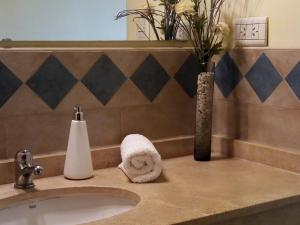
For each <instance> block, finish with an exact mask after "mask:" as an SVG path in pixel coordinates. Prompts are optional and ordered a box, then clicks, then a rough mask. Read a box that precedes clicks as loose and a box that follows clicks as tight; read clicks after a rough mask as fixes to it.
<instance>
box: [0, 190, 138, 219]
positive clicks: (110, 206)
mask: <svg viewBox="0 0 300 225" xmlns="http://www.w3.org/2000/svg"><path fill="white" fill-rule="evenodd" d="M95 190H96V189H92V191H91V190H90V189H84V191H83V190H81V191H78V190H77V192H76V193H72V190H71V189H61V190H60V191H59V192H60V193H58V191H57V190H56V191H55V192H53V193H51V192H49V193H45V196H46V197H38V199H32V198H31V200H22V201H18V200H16V203H14V204H13V205H10V206H8V207H6V208H3V209H0V224H1V225H76V224H83V223H88V222H92V221H96V220H101V219H104V218H108V217H111V216H114V215H118V214H121V213H124V212H127V211H129V210H131V209H133V208H134V207H135V206H136V205H137V204H138V202H139V199H138V196H135V194H133V193H131V192H127V191H124V190H120V189H108V188H105V189H101V188H100V189H97V191H95ZM27 195H32V194H27ZM33 195H34V194H33ZM38 195H39V196H42V193H41V192H39V194H38ZM25 196H26V194H25Z"/></svg>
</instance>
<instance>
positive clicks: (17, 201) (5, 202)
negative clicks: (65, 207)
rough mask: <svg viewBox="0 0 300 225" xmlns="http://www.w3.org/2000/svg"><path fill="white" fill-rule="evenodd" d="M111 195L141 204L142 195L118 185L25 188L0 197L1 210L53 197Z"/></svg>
mask: <svg viewBox="0 0 300 225" xmlns="http://www.w3.org/2000/svg"><path fill="white" fill-rule="evenodd" d="M95 194H96V195H109V196H112V197H120V198H123V199H124V198H125V199H128V200H130V201H132V202H133V204H135V208H136V207H137V206H138V205H139V204H140V202H141V197H140V196H139V195H138V194H136V193H134V192H132V191H128V190H126V189H122V188H116V187H95V186H84V187H65V188H55V189H47V190H38V189H32V190H25V191H24V192H23V193H19V194H17V195H15V196H12V197H8V198H4V199H0V210H5V209H8V208H12V207H14V206H16V205H21V204H28V203H33V202H38V201H45V200H47V199H53V198H63V197H68V196H84V195H95Z"/></svg>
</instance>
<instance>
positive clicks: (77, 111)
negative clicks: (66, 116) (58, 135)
mask: <svg viewBox="0 0 300 225" xmlns="http://www.w3.org/2000/svg"><path fill="white" fill-rule="evenodd" d="M64 176H65V178H67V179H71V180H83V179H88V178H91V177H92V176H93V164H92V157H91V150H90V144H89V138H88V131H87V125H86V121H85V120H84V114H83V111H82V108H81V106H80V105H77V106H75V107H74V119H73V120H72V123H71V128H70V135H69V142H68V150H67V154H66V161H65V168H64Z"/></svg>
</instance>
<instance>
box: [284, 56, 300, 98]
mask: <svg viewBox="0 0 300 225" xmlns="http://www.w3.org/2000/svg"><path fill="white" fill-rule="evenodd" d="M286 81H287V82H288V84H289V85H290V87H291V88H292V89H293V91H294V92H295V94H296V95H297V96H298V98H299V99H300V62H299V63H298V64H297V65H296V66H295V68H294V69H293V70H292V71H291V72H290V74H289V75H288V76H287V78H286Z"/></svg>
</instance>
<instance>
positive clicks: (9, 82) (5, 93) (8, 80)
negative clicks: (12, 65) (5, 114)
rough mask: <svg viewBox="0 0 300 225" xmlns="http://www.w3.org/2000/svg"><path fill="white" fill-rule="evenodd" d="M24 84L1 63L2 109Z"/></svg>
mask: <svg viewBox="0 0 300 225" xmlns="http://www.w3.org/2000/svg"><path fill="white" fill-rule="evenodd" d="M21 85H22V82H21V81H20V80H19V79H18V78H17V77H16V76H15V75H14V74H13V73H12V72H11V71H10V70H9V69H8V68H7V67H6V66H5V65H4V64H3V63H2V62H0V107H2V106H3V105H4V104H5V103H6V101H7V100H8V99H9V98H10V97H11V96H12V95H13V94H14V93H15V92H16V90H17V89H18V88H19V87H20V86H21Z"/></svg>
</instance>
